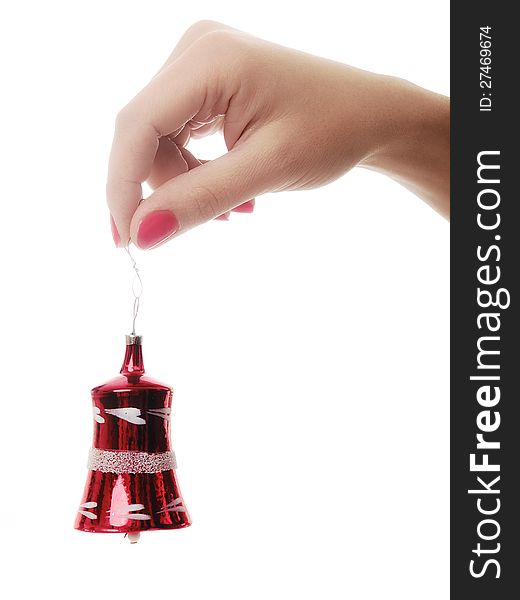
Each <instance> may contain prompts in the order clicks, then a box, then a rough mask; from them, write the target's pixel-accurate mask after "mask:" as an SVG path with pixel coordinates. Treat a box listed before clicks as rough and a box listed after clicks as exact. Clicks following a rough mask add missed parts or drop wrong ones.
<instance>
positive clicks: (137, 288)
mask: <svg viewBox="0 0 520 600" xmlns="http://www.w3.org/2000/svg"><path fill="white" fill-rule="evenodd" d="M125 250H126V252H127V254H128V256H129V257H130V260H131V261H132V269H133V270H134V279H133V281H132V294H133V295H134V310H133V320H132V333H131V335H135V320H136V319H137V315H138V313H139V299H140V298H141V295H142V293H143V281H142V279H141V275H139V269H138V268H137V263H136V262H135V258H134V257H133V256H132V253H131V252H130V244H128V245H127V246H125Z"/></svg>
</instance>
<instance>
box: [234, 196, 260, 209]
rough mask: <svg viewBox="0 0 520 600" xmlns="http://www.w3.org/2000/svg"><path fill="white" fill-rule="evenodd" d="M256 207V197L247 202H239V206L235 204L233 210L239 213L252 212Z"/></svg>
mask: <svg viewBox="0 0 520 600" xmlns="http://www.w3.org/2000/svg"><path fill="white" fill-rule="evenodd" d="M254 208H255V199H254V198H253V199H252V200H248V201H247V202H244V203H243V204H239V205H238V206H235V208H234V209H233V210H234V211H235V212H238V213H252V212H253V210H254Z"/></svg>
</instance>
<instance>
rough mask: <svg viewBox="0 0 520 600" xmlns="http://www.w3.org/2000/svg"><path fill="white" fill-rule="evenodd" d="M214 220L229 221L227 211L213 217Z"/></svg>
mask: <svg viewBox="0 0 520 600" xmlns="http://www.w3.org/2000/svg"><path fill="white" fill-rule="evenodd" d="M215 221H229V212H225V213H222V214H221V215H219V216H218V217H215Z"/></svg>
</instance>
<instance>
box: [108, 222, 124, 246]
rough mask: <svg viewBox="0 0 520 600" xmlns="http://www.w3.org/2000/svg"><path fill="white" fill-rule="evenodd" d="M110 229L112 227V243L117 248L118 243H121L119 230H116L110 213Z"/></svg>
mask: <svg viewBox="0 0 520 600" xmlns="http://www.w3.org/2000/svg"><path fill="white" fill-rule="evenodd" d="M110 229H112V237H113V238H114V244H115V245H116V248H117V247H119V244H121V238H120V236H119V231H118V230H117V227H116V223H115V221H114V217H113V216H112V215H110Z"/></svg>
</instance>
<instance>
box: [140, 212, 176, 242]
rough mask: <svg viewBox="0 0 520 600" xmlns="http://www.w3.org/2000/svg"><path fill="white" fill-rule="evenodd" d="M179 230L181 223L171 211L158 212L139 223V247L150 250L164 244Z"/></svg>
mask: <svg viewBox="0 0 520 600" xmlns="http://www.w3.org/2000/svg"><path fill="white" fill-rule="evenodd" d="M178 230H179V221H177V217H176V216H175V215H174V214H173V213H172V212H171V211H170V210H156V211H155V212H153V213H150V214H149V215H146V217H144V219H143V220H142V221H141V222H140V223H139V227H138V229H137V245H138V246H139V248H142V249H143V250H148V249H150V248H153V247H154V246H157V245H159V244H160V243H161V242H164V241H165V240H167V239H168V238H169V237H171V236H172V235H173V234H174V233H176V232H177V231H178Z"/></svg>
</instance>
